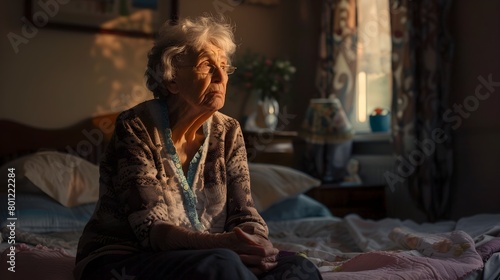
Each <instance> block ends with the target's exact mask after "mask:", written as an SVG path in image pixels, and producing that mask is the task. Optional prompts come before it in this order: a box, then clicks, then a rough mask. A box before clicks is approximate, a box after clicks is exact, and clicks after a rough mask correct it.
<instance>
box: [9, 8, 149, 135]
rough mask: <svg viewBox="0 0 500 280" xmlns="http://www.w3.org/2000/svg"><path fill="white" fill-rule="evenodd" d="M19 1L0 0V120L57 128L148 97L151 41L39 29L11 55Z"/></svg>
mask: <svg viewBox="0 0 500 280" xmlns="http://www.w3.org/2000/svg"><path fill="white" fill-rule="evenodd" d="M23 2H24V1H2V2H1V3H0V11H2V12H1V13H2V16H0V18H1V20H2V24H1V30H0V35H1V36H2V40H0V61H1V62H0V63H1V64H0V73H1V75H0V118H10V119H14V120H18V121H21V122H24V123H28V124H32V125H36V126H41V127H62V126H65V125H69V124H72V123H75V122H77V121H79V120H81V119H83V118H85V117H88V116H91V115H96V114H101V113H107V112H111V111H119V110H122V109H124V108H126V107H129V106H130V105H131V104H134V103H137V102H139V101H141V100H144V99H146V98H150V95H149V93H147V91H146V90H145V88H144V86H143V72H144V70H145V65H146V64H145V63H146V61H145V55H146V53H147V51H148V49H149V48H150V47H151V42H150V41H149V40H145V39H132V38H125V37H118V36H112V35H97V34H90V33H81V32H68V31H61V30H54V29H48V28H40V29H39V30H38V32H37V33H36V34H35V35H34V36H33V37H32V38H30V39H28V42H27V43H26V44H20V45H19V46H18V52H17V53H16V52H15V50H14V48H13V47H12V45H11V43H10V41H9V40H8V38H7V34H8V33H10V32H13V33H16V34H18V35H22V23H21V21H20V19H21V18H22V17H23V16H24V15H23V4H22V3H23Z"/></svg>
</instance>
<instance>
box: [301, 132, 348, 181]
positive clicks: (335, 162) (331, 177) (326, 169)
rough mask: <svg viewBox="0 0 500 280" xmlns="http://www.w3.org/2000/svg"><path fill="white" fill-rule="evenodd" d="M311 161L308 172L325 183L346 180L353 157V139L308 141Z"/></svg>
mask: <svg viewBox="0 0 500 280" xmlns="http://www.w3.org/2000/svg"><path fill="white" fill-rule="evenodd" d="M308 146H309V148H308V149H307V150H308V152H307V153H308V154H309V159H310V163H312V164H311V165H310V166H309V170H308V173H309V174H311V175H312V176H314V177H316V178H318V179H320V180H321V181H322V182H323V183H338V182H342V181H344V178H345V176H346V175H347V169H346V167H347V163H348V161H349V159H350V157H351V151H352V140H347V141H344V142H341V143H335V144H315V143H308Z"/></svg>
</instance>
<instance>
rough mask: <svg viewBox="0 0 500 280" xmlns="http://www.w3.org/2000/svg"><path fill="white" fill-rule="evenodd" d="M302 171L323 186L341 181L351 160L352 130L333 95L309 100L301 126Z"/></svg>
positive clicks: (340, 105)
mask: <svg viewBox="0 0 500 280" xmlns="http://www.w3.org/2000/svg"><path fill="white" fill-rule="evenodd" d="M301 137H302V138H303V139H304V140H305V142H306V150H305V153H306V155H305V157H306V159H308V162H309V164H308V167H307V168H306V169H307V170H305V171H306V172H308V173H309V174H311V175H313V176H314V177H316V178H318V179H321V180H322V181H323V182H325V183H336V182H342V181H343V179H344V176H345V175H346V166H347V163H348V161H349V159H350V157H351V150H352V139H353V137H354V130H353V129H352V126H351V123H350V122H349V119H348V118H347V116H346V113H345V111H344V109H343V107H342V104H341V103H340V100H339V99H338V98H336V97H335V96H331V97H330V98H316V99H311V100H310V103H309V106H308V108H307V111H306V115H305V120H304V122H303V124H302V131H301Z"/></svg>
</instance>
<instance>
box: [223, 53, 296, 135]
mask: <svg viewBox="0 0 500 280" xmlns="http://www.w3.org/2000/svg"><path fill="white" fill-rule="evenodd" d="M234 65H235V66H237V67H238V70H237V71H236V72H235V74H234V75H233V76H232V77H231V83H234V84H235V85H236V86H238V87H239V88H241V89H244V90H248V91H249V92H250V93H251V94H257V95H258V96H259V97H258V100H259V103H258V104H257V107H258V108H257V110H256V112H254V113H253V114H252V115H251V116H249V119H248V122H249V123H248V122H247V125H246V126H247V129H250V130H254V129H256V128H264V129H269V130H275V129H276V126H277V124H278V114H279V101H280V95H282V94H286V93H287V92H288V91H289V89H290V81H291V79H292V77H293V75H294V73H295V71H296V69H295V67H294V66H293V65H292V63H291V62H290V61H289V60H286V59H281V58H270V57H267V56H265V55H262V54H257V53H254V52H250V51H247V52H245V53H243V55H242V56H241V57H238V58H237V59H236V60H235V62H234ZM248 126H250V127H248Z"/></svg>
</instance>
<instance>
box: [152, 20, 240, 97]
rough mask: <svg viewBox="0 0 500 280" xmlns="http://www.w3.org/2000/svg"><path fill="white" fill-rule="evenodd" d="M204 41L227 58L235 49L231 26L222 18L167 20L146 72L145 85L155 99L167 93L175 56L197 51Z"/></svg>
mask: <svg viewBox="0 0 500 280" xmlns="http://www.w3.org/2000/svg"><path fill="white" fill-rule="evenodd" d="M207 43H210V44H213V45H215V46H217V47H219V48H221V49H222V50H223V51H225V53H226V55H227V57H228V59H229V58H230V57H231V56H232V55H233V54H234V52H235V51H236V44H235V42H234V35H233V27H232V26H231V25H230V24H229V23H227V22H226V20H225V19H224V18H222V17H221V18H214V17H208V16H202V17H198V18H195V19H190V18H185V19H181V20H179V22H178V23H177V24H173V23H172V22H170V21H168V22H166V23H165V24H164V25H163V26H162V27H161V28H160V30H159V33H158V37H157V39H156V40H155V43H154V46H153V47H152V48H151V50H150V51H149V53H148V65H147V69H146V73H145V76H146V86H147V88H148V89H149V90H151V91H152V92H153V95H154V97H155V98H161V97H164V96H166V95H167V94H168V93H169V91H168V89H167V88H166V86H165V84H166V82H169V81H171V80H173V79H174V76H175V72H176V69H175V65H174V63H173V62H174V59H179V57H180V56H179V55H182V54H186V53H187V51H188V50H194V51H200V50H201V49H202V48H203V47H204V46H206V44H207Z"/></svg>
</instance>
